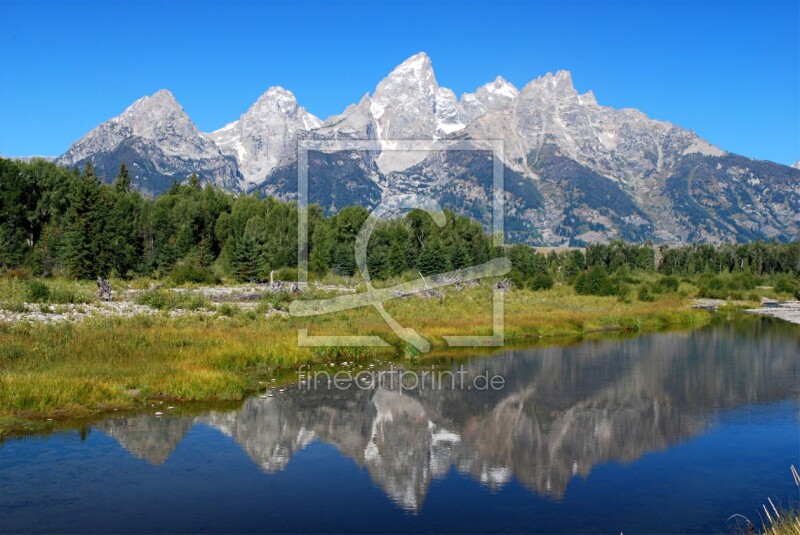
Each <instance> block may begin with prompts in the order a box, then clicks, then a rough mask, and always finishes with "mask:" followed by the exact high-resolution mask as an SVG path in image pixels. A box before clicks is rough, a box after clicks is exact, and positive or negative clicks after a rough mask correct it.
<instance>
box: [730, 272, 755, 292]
mask: <svg viewBox="0 0 800 535" xmlns="http://www.w3.org/2000/svg"><path fill="white" fill-rule="evenodd" d="M760 282H761V278H760V277H758V276H757V275H753V274H752V273H746V272H741V273H736V274H734V275H731V277H730V279H729V280H728V288H730V289H731V290H754V289H755V287H756V286H758V284H759V283H760Z"/></svg>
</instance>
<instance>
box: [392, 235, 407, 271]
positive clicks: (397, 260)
mask: <svg viewBox="0 0 800 535" xmlns="http://www.w3.org/2000/svg"><path fill="white" fill-rule="evenodd" d="M387 264H388V265H389V266H388V267H389V273H390V274H391V275H401V274H403V273H405V272H406V271H407V270H408V261H407V260H406V250H405V247H403V244H402V243H400V242H394V243H392V246H391V248H390V249H389V257H388V258H387Z"/></svg>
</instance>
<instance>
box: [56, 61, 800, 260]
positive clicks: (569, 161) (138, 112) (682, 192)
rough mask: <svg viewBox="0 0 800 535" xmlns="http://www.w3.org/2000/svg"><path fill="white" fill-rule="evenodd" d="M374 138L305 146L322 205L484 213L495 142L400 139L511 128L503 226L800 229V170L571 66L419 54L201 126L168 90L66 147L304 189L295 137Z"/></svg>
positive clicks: (580, 231) (716, 234) (506, 138)
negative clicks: (510, 69)
mask: <svg viewBox="0 0 800 535" xmlns="http://www.w3.org/2000/svg"><path fill="white" fill-rule="evenodd" d="M298 140H326V141H327V142H328V143H333V144H334V146H335V143H336V142H337V141H348V140H368V141H370V142H371V146H370V148H369V150H351V149H350V150H348V149H347V147H346V145H344V144H343V145H342V150H333V149H331V150H325V151H322V150H319V151H317V150H312V151H310V152H309V155H308V165H309V173H308V176H309V200H310V202H316V203H319V204H320V205H322V207H323V208H324V209H325V210H326V212H328V213H334V212H336V211H337V210H339V209H341V208H342V207H344V206H348V205H353V204H358V205H363V206H365V207H367V208H372V207H375V206H376V205H377V204H378V203H380V202H381V201H382V200H386V199H388V198H389V197H391V196H393V195H396V194H404V193H423V194H427V195H430V196H432V197H434V198H436V199H437V200H439V202H440V203H441V204H442V205H443V206H444V207H448V208H451V209H453V210H454V211H456V212H458V213H463V214H465V215H469V216H471V217H473V218H475V219H476V220H478V221H481V222H482V223H483V224H484V225H485V226H486V227H487V228H489V227H490V226H491V225H490V222H491V217H492V214H491V206H492V204H491V202H492V191H491V186H492V169H493V159H492V158H493V155H492V153H491V152H490V151H485V150H449V151H445V150H440V151H431V152H422V151H416V152H409V151H401V150H396V149H397V141H399V140H442V141H450V140H452V141H459V142H463V143H464V144H465V146H471V145H474V147H475V148H479V147H481V145H480V144H479V142H480V140H502V142H503V154H502V158H501V159H502V164H503V175H504V186H505V197H504V199H505V231H506V239H507V240H509V241H515V242H524V243H529V244H533V245H583V244H586V243H590V242H597V241H608V240H610V239H614V238H623V239H626V240H630V241H645V240H652V241H654V242H660V243H687V242H697V241H700V242H712V243H713V242H721V241H751V240H755V239H768V240H772V239H777V240H781V241H788V240H793V239H797V238H798V237H800V169H798V168H797V167H798V164H795V166H793V167H790V166H785V165H780V164H777V163H773V162H768V161H759V160H754V159H750V158H746V157H744V156H739V155H736V154H732V153H728V152H725V151H723V150H721V149H720V148H718V147H716V146H714V145H712V144H711V143H709V142H708V141H706V140H704V139H702V138H700V137H699V136H697V135H696V134H694V133H693V132H692V131H690V130H686V129H684V128H681V127H679V126H676V125H673V124H671V123H669V122H664V121H657V120H654V119H651V118H649V117H647V116H646V115H645V114H644V113H642V112H640V111H638V110H635V109H615V108H610V107H607V106H602V105H600V104H599V103H598V101H597V99H596V98H595V96H594V94H593V93H592V92H591V91H589V92H586V93H583V94H580V93H578V91H577V90H576V89H575V87H574V86H573V83H572V77H571V75H570V73H569V72H566V71H559V72H557V73H556V74H550V73H548V74H546V75H545V76H542V77H540V78H537V79H535V80H533V81H531V82H529V83H528V84H527V85H525V86H524V87H523V88H522V89H518V88H516V87H514V85H512V84H511V83H509V82H508V81H506V80H504V79H503V78H502V77H499V76H498V77H497V78H496V79H495V80H494V81H492V82H489V83H487V84H485V85H483V86H481V87H479V88H478V89H476V90H475V92H473V93H464V94H463V95H461V97H460V98H459V97H457V96H456V94H455V93H454V92H453V91H452V90H450V89H447V88H445V87H441V86H439V84H438V82H437V80H436V76H435V74H434V71H433V67H432V65H431V60H430V58H429V57H428V56H427V55H426V54H425V53H419V54H416V55H414V56H412V57H411V58H409V59H407V60H406V61H404V62H403V63H402V64H400V65H399V66H397V67H396V68H395V69H394V70H393V71H392V72H391V73H389V74H388V76H387V77H386V78H384V79H383V80H382V81H381V82H380V83H379V84H378V85H377V87H376V88H375V91H374V92H373V93H372V94H371V95H370V94H366V95H364V96H363V97H362V98H361V100H359V101H358V103H355V104H352V105H350V106H348V107H347V108H346V109H345V110H344V111H343V112H342V113H341V114H339V115H335V116H332V117H329V118H327V119H326V120H322V119H320V118H318V117H315V116H314V115H313V114H311V113H309V112H308V111H307V110H306V109H305V108H303V107H302V106H300V105H299V103H298V102H297V99H296V98H295V96H294V95H293V94H292V93H291V92H290V91H288V90H286V89H284V88H282V87H272V88H270V89H268V90H267V91H266V92H265V93H264V94H263V95H262V96H261V97H260V98H259V99H258V100H257V101H256V102H255V103H254V104H253V105H252V106H251V107H250V108H249V109H248V110H247V111H245V112H244V113H243V114H242V115H241V116H240V117H239V119H237V120H236V121H233V122H231V123H229V124H227V125H225V126H224V127H222V128H221V129H219V130H217V131H214V132H210V133H204V132H201V131H200V130H199V129H198V128H197V127H196V126H195V124H194V123H193V122H192V120H191V119H190V118H189V116H188V115H187V114H186V112H185V111H184V110H183V108H182V107H181V105H180V104H179V103H178V102H177V100H176V99H175V97H174V96H173V95H172V94H171V93H170V92H169V91H166V90H161V91H158V92H157V93H155V94H154V95H152V96H146V97H143V98H141V99H139V100H137V101H136V102H134V103H133V104H132V105H131V106H130V107H129V108H128V109H126V110H125V111H124V112H123V113H122V114H121V115H119V116H117V117H115V118H113V119H111V120H109V121H107V122H105V123H103V124H101V125H99V126H98V127H96V128H95V129H93V130H92V131H91V132H89V133H88V134H86V135H85V136H84V137H82V138H81V139H79V140H78V141H76V142H75V143H74V144H73V145H72V146H71V147H70V148H69V149H68V150H67V152H66V153H64V154H63V155H62V156H60V157H59V158H57V160H56V161H57V163H59V164H61V165H65V166H82V165H85V163H86V162H87V161H89V160H91V161H92V162H93V164H94V165H95V167H96V168H97V170H98V173H99V174H100V175H101V176H105V177H113V176H115V175H116V173H117V170H118V169H119V166H120V164H121V163H122V162H126V163H127V165H128V167H129V169H130V171H131V175H132V178H133V184H134V187H136V188H137V189H139V190H140V191H142V192H143V193H145V194H148V195H158V194H160V193H162V192H164V191H166V190H167V189H169V188H170V187H171V185H172V184H173V183H174V182H176V181H178V182H180V181H184V180H186V179H187V178H188V177H189V176H190V175H191V174H192V173H197V174H198V175H199V176H200V178H201V180H202V181H203V182H205V183H211V184H215V185H217V186H220V187H222V188H224V189H226V190H228V191H231V192H260V193H263V194H268V195H273V196H275V197H277V198H280V199H284V200H290V199H295V198H296V197H297V159H298V150H297V141H298Z"/></svg>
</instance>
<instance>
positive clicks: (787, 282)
mask: <svg viewBox="0 0 800 535" xmlns="http://www.w3.org/2000/svg"><path fill="white" fill-rule="evenodd" d="M797 291H800V285H798V284H797V282H795V281H793V280H792V279H791V277H787V276H783V277H780V278H778V280H777V282H776V283H775V292H776V293H779V294H791V295H794V294H795V292H797Z"/></svg>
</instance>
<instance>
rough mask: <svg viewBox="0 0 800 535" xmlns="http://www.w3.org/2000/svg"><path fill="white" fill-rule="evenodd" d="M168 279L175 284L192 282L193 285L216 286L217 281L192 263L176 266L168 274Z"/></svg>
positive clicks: (209, 272)
mask: <svg viewBox="0 0 800 535" xmlns="http://www.w3.org/2000/svg"><path fill="white" fill-rule="evenodd" d="M169 278H170V279H172V281H173V282H174V283H175V284H177V285H181V284H185V283H187V282H193V283H195V284H217V283H219V282H220V281H219V279H218V278H217V277H216V276H215V275H214V273H212V272H211V271H210V270H208V269H206V268H204V267H203V266H200V265H198V264H195V263H192V262H181V263H179V264H177V265H176V266H175V267H174V268H172V271H171V272H170V274H169Z"/></svg>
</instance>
